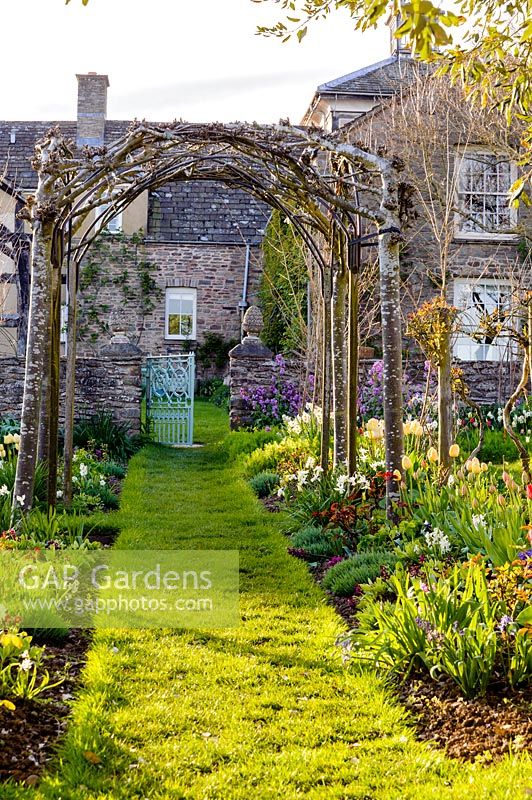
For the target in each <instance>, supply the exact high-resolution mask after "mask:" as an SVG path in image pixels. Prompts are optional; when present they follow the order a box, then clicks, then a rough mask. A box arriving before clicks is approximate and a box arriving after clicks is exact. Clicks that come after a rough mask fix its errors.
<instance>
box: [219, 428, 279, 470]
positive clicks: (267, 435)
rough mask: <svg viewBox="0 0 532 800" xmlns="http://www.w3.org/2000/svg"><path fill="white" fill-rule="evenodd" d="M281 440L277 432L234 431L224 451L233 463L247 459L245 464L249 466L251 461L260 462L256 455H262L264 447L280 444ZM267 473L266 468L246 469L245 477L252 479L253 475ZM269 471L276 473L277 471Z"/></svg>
mask: <svg viewBox="0 0 532 800" xmlns="http://www.w3.org/2000/svg"><path fill="white" fill-rule="evenodd" d="M280 438H281V435H280V433H279V432H278V431H275V430H273V431H265V430H257V431H232V432H231V434H230V435H229V436H228V438H227V440H226V441H225V442H224V449H225V451H226V452H227V454H228V457H229V460H230V461H233V460H235V459H237V458H239V457H245V459H244V464H246V465H247V463H248V461H249V460H250V459H251V462H252V463H254V462H255V460H260V459H259V457H256V458H255V453H261V452H262V448H263V447H264V446H268V445H269V444H271V443H275V442H278V441H279V439H280ZM266 471H268V470H267V468H266V467H265V468H264V469H262V468H260V466H259V468H258V469H255V468H253V469H251V470H247V469H246V470H245V477H246V478H252V477H253V475H256V474H257V473H258V472H266ZM269 471H270V472H274V471H275V470H269Z"/></svg>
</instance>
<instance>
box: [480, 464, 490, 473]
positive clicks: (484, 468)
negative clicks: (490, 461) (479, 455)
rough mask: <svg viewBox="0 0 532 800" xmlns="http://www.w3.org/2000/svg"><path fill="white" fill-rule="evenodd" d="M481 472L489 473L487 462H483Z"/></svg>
mask: <svg viewBox="0 0 532 800" xmlns="http://www.w3.org/2000/svg"><path fill="white" fill-rule="evenodd" d="M480 471H481V472H487V471H488V465H487V464H486V462H485V461H483V462H482V464H481V465H480Z"/></svg>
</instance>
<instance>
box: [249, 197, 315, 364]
mask: <svg viewBox="0 0 532 800" xmlns="http://www.w3.org/2000/svg"><path fill="white" fill-rule="evenodd" d="M262 248H263V253H264V266H263V272H262V277H261V284H260V289H259V298H260V304H261V308H262V312H263V315H264V329H263V331H262V334H261V338H262V340H263V341H264V343H265V344H266V345H267V346H268V347H270V348H271V349H272V350H273V351H274V352H275V353H279V352H303V351H304V350H305V347H306V340H307V332H306V331H307V326H306V319H307V282H308V275H307V265H306V261H305V249H304V246H303V244H302V242H301V239H300V237H299V236H298V234H297V233H296V232H295V231H294V230H293V228H292V226H291V225H290V224H289V223H288V222H286V221H284V220H283V217H282V215H281V213H280V212H279V211H273V213H272V216H271V219H270V222H269V224H268V227H267V229H266V235H265V237H264V241H263V245H262Z"/></svg>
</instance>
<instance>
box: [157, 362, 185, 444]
mask: <svg viewBox="0 0 532 800" xmlns="http://www.w3.org/2000/svg"><path fill="white" fill-rule="evenodd" d="M194 367H195V365H194V353H187V354H186V355H179V356H149V357H148V358H147V359H146V419H147V422H148V426H149V431H150V433H151V435H152V436H153V438H154V439H155V441H156V442H160V443H161V444H173V445H179V444H180V445H191V444H192V440H193V435H194Z"/></svg>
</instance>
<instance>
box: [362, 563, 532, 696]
mask: <svg viewBox="0 0 532 800" xmlns="http://www.w3.org/2000/svg"><path fill="white" fill-rule="evenodd" d="M390 583H391V585H392V588H393V590H394V592H395V593H396V594H397V602H396V603H395V605H393V606H392V605H390V604H382V605H381V604H379V603H374V604H373V614H365V616H364V620H363V624H361V626H360V627H359V628H358V629H356V630H355V631H353V632H352V633H351V635H350V639H351V643H352V645H353V646H354V652H355V656H354V657H355V660H356V661H358V662H363V661H364V660H367V659H369V661H370V662H371V663H372V665H373V666H374V667H376V668H377V669H379V670H380V671H383V672H385V673H386V674H389V675H398V676H401V677H403V676H405V675H408V674H410V673H411V672H412V670H419V669H425V670H428V671H429V672H430V674H431V675H432V676H436V675H437V674H444V675H447V676H449V677H450V678H451V679H452V680H453V681H454V682H455V683H456V684H457V685H458V686H459V687H460V689H461V691H462V692H463V693H464V694H465V695H466V696H467V697H472V696H474V695H477V694H484V693H485V691H486V689H487V686H488V684H489V683H490V681H491V680H493V679H494V678H495V677H498V676H499V674H500V673H501V672H502V673H503V674H504V675H505V677H506V680H507V681H508V683H509V684H510V685H512V686H515V685H517V684H518V683H522V682H524V683H528V682H530V680H531V679H532V638H531V637H530V636H529V635H528V634H527V632H526V630H525V631H524V632H519V631H518V630H517V625H516V624H515V623H514V622H513V621H512V619H511V617H510V616H509V615H508V611H509V609H508V607H507V606H506V605H505V604H504V602H503V601H501V600H499V599H497V598H494V597H493V596H492V595H491V594H490V592H489V590H488V583H487V580H486V572H485V567H484V564H483V563H472V564H470V565H469V566H466V567H462V566H461V565H458V566H456V567H454V569H453V571H452V572H451V574H450V575H449V576H445V577H440V576H437V575H435V574H428V575H427V576H425V577H424V579H423V580H421V579H418V578H414V579H411V578H410V577H409V576H408V575H403V576H393V577H392V578H391V579H390ZM361 622H362V620H361Z"/></svg>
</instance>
